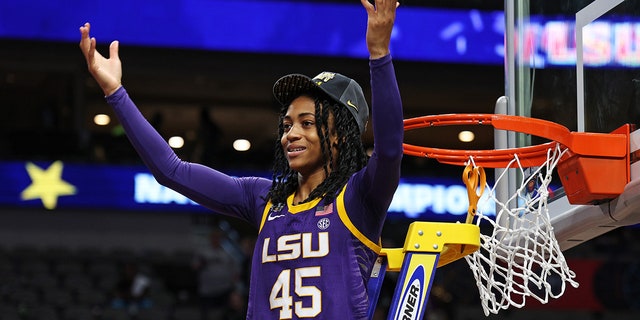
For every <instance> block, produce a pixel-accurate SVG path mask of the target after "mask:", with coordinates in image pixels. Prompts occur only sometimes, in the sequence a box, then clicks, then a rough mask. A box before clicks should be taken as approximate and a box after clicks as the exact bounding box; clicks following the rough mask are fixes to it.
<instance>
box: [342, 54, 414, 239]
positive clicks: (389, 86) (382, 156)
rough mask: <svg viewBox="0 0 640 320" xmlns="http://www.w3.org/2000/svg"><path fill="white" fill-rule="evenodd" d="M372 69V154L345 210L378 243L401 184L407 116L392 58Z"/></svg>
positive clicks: (351, 185) (348, 196)
mask: <svg viewBox="0 0 640 320" xmlns="http://www.w3.org/2000/svg"><path fill="white" fill-rule="evenodd" d="M369 65H370V69H371V118H372V119H371V120H372V128H373V138H374V147H373V153H372V155H371V158H370V159H369V162H368V163H367V166H366V167H365V168H364V169H363V170H361V171H360V172H358V173H357V174H355V175H354V176H353V177H352V178H351V180H350V181H349V186H348V187H347V190H346V194H345V206H346V209H347V212H348V213H349V217H350V218H351V219H352V221H353V223H354V224H355V226H356V227H357V228H358V229H359V230H360V231H361V232H363V233H364V234H365V235H367V236H368V237H370V239H372V240H374V241H377V236H378V235H379V234H380V232H381V230H382V224H383V223H384V218H385V217H386V213H387V210H388V208H389V205H390V204H391V200H392V199H393V194H394V193H395V191H396V189H397V187H398V183H399V181H400V164H401V161H402V154H403V149H402V141H403V137H404V124H403V116H404V115H403V113H402V100H401V98H400V91H399V89H398V84H397V82H396V76H395V69H394V67H393V63H392V60H391V56H390V55H387V56H385V57H383V58H380V59H376V60H371V61H370V62H369ZM352 214H354V215H356V216H353V215H352Z"/></svg>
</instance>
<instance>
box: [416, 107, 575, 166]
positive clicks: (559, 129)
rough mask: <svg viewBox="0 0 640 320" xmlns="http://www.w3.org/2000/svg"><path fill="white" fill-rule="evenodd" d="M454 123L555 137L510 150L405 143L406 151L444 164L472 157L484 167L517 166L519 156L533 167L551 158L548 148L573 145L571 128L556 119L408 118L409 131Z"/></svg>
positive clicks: (462, 162)
mask: <svg viewBox="0 0 640 320" xmlns="http://www.w3.org/2000/svg"><path fill="white" fill-rule="evenodd" d="M450 125H492V126H493V127H494V128H496V129H501V130H508V131H517V132H521V133H527V134H532V135H535V136H539V137H542V138H547V139H549V140H552V141H550V142H547V143H543V144H539V145H534V146H527V147H520V148H510V149H496V150H454V149H442V148H431V147H424V146H416V145H412V144H408V143H404V144H403V148H404V153H405V154H407V155H411V156H417V157H428V158H433V159H436V160H438V161H439V162H441V163H445V164H452V165H460V166H463V165H465V164H466V163H467V162H468V161H469V158H470V157H473V161H474V162H475V163H476V164H477V165H480V166H483V167H487V168H507V167H509V166H512V167H517V166H518V164H515V163H513V160H514V158H515V156H516V155H517V157H518V159H519V160H520V164H519V166H522V167H533V166H539V165H542V164H543V163H544V162H545V161H547V151H548V150H549V149H550V148H553V147H554V146H555V145H556V143H560V144H562V145H565V146H568V145H570V144H571V140H572V136H571V131H569V129H567V128H566V127H565V126H563V125H560V124H558V123H555V122H551V121H547V120H541V119H535V118H528V117H521V116H511V115H503V114H444V115H430V116H422V117H416V118H411V119H406V120H404V129H405V131H408V130H414V129H419V128H427V127H438V126H450Z"/></svg>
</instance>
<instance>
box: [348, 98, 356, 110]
mask: <svg viewBox="0 0 640 320" xmlns="http://www.w3.org/2000/svg"><path fill="white" fill-rule="evenodd" d="M347 105H348V106H349V107H352V108H354V109H356V111H357V110H358V107H357V106H356V105H355V104H353V102H351V100H347Z"/></svg>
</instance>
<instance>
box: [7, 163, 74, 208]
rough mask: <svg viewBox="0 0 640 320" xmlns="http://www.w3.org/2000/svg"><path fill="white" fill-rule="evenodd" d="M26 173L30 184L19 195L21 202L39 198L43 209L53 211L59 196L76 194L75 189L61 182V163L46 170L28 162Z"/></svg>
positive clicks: (54, 164)
mask: <svg viewBox="0 0 640 320" xmlns="http://www.w3.org/2000/svg"><path fill="white" fill-rule="evenodd" d="M27 172H28V173H29V177H31V184H30V185H29V186H28V187H27V188H26V189H24V190H23V191H22V193H21V194H20V198H21V199H22V200H33V199H37V198H40V199H41V200H42V204H43V205H44V207H45V208H47V209H49V210H53V209H55V208H56V205H57V203H58V197H59V196H67V195H74V194H76V187H75V186H73V185H71V184H69V183H67V182H66V181H64V180H62V161H56V162H54V163H53V164H51V166H49V168H47V169H46V170H43V169H41V168H40V167H38V166H36V165H35V164H33V163H31V162H28V163H27Z"/></svg>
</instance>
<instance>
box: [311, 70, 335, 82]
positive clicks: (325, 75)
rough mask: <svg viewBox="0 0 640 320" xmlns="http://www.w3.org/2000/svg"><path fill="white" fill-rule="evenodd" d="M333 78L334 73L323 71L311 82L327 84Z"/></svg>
mask: <svg viewBox="0 0 640 320" xmlns="http://www.w3.org/2000/svg"><path fill="white" fill-rule="evenodd" d="M335 76H336V74H335V73H333V72H326V71H325V72H322V73H320V74H319V75H317V76H315V78H313V80H320V81H316V84H317V85H321V84H322V83H323V82H328V81H329V80H331V79H333V78H334V77H335Z"/></svg>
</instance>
